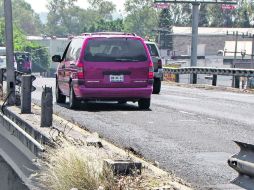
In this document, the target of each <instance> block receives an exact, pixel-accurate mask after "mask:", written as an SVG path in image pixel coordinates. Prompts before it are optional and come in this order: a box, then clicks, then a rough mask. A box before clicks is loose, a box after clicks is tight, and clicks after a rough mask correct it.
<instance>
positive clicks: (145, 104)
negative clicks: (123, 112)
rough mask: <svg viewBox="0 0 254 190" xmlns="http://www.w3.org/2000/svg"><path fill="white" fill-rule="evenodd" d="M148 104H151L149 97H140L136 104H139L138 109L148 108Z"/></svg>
mask: <svg viewBox="0 0 254 190" xmlns="http://www.w3.org/2000/svg"><path fill="white" fill-rule="evenodd" d="M150 105H151V99H150V98H144V99H140V100H139V101H138V106H139V109H141V110H147V109H149V108H150Z"/></svg>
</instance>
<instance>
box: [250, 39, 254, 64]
mask: <svg viewBox="0 0 254 190" xmlns="http://www.w3.org/2000/svg"><path fill="white" fill-rule="evenodd" d="M253 56H254V34H252V48H251V65H250V68H251V69H254V58H253Z"/></svg>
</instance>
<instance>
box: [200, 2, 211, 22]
mask: <svg viewBox="0 0 254 190" xmlns="http://www.w3.org/2000/svg"><path fill="white" fill-rule="evenodd" d="M207 6H208V5H207V4H204V3H202V4H201V5H200V11H199V26H203V27H207V26H209V22H208V16H209V15H208V12H207Z"/></svg>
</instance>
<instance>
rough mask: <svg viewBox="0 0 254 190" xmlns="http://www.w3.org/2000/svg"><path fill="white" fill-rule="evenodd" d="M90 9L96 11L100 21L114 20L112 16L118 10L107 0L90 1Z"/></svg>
mask: <svg viewBox="0 0 254 190" xmlns="http://www.w3.org/2000/svg"><path fill="white" fill-rule="evenodd" d="M88 2H89V4H90V9H92V10H94V11H96V12H97V13H98V15H99V16H100V19H105V20H112V14H113V12H114V11H115V10H116V5H115V4H113V3H112V2H111V1H107V0H88Z"/></svg>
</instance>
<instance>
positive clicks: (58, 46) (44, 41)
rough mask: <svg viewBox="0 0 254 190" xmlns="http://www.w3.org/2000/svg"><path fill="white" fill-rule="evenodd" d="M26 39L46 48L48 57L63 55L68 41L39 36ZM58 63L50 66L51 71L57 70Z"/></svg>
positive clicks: (66, 39)
mask: <svg viewBox="0 0 254 190" xmlns="http://www.w3.org/2000/svg"><path fill="white" fill-rule="evenodd" d="M27 39H28V40H29V41H32V42H37V43H38V44H40V45H41V46H43V47H45V48H48V50H49V54H50V57H52V56H53V55H61V56H62V55H63V53H64V50H65V48H66V46H67V44H68V42H69V41H70V39H68V38H56V37H41V36H28V37H27ZM57 65H58V63H54V62H52V63H51V65H50V69H51V70H55V69H56V68H57Z"/></svg>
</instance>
